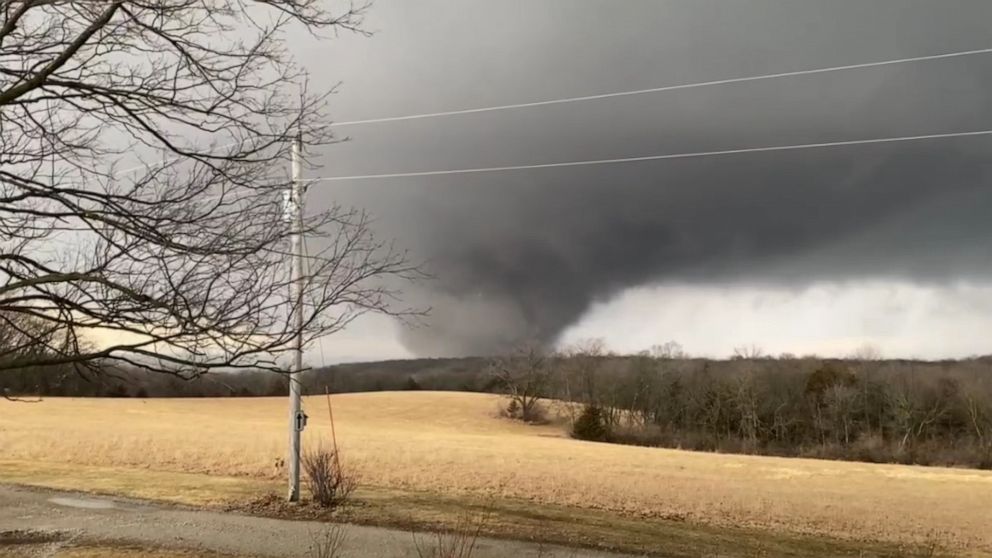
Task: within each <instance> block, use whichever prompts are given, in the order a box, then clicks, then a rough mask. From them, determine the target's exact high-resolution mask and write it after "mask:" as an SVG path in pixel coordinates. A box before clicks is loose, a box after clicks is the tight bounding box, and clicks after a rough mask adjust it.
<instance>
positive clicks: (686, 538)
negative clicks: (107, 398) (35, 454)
mask: <svg viewBox="0 0 992 558" xmlns="http://www.w3.org/2000/svg"><path fill="white" fill-rule="evenodd" d="M0 482H4V483H11V484H19V485H27V486H37V487H45V488H55V489H62V490H74V491H83V492H89V493H94V494H106V495H113V496H123V497H128V498H137V499H144V500H152V501H157V502H164V503H170V504H178V505H184V506H191V507H199V508H207V509H227V510H242V511H251V512H253V513H256V514H261V515H269V516H275V517H284V518H301V519H302V518H306V519H315V518H316V519H328V520H333V521H339V522H348V523H358V524H366V525H378V526H387V527H398V528H403V529H409V530H412V531H420V532H433V531H439V530H442V531H443V530H446V529H451V528H453V527H455V526H457V525H458V524H459V522H460V521H463V520H464V517H465V516H466V514H483V513H484V514H487V521H486V522H485V525H484V526H483V530H482V534H484V535H488V536H493V537H503V538H512V539H521V540H533V541H541V542H545V543H550V544H563V545H568V546H580V547H588V548H599V549H603V550H616V551H624V552H631V553H646V554H651V555H660V556H666V557H673V558H679V557H690V556H724V557H728V558H730V557H742V558H743V557H757V556H787V557H788V556H796V557H798V556H811V557H834V556H852V557H859V558H870V557H903V556H942V554H940V553H937V552H931V549H928V548H926V547H925V546H898V545H894V544H882V543H875V542H870V541H857V540H842V539H835V538H828V537H823V536H813V535H800V534H791V533H779V532H774V531H770V530H766V529H750V528H733V527H716V526H706V525H699V524H694V523H691V522H688V521H684V520H681V519H679V518H670V519H658V518H628V517H622V516H618V515H616V514H612V513H610V512H604V511H598V510H588V509H579V508H569V507H562V506H554V505H548V504H540V503H535V502H531V501H528V500H520V499H515V498H505V497H485V498H483V497H479V496H471V495H439V494H434V493H428V492H414V491H403V490H396V489H386V488H374V487H363V488H360V489H359V490H358V491H357V492H356V493H355V495H354V497H353V501H352V502H351V503H349V504H348V505H346V506H344V507H343V508H340V509H339V510H337V511H335V512H333V513H328V514H325V515H320V514H319V512H317V513H318V515H317V516H316V517H315V516H314V513H315V512H314V510H313V508H304V507H297V508H294V507H292V506H275V507H270V508H263V509H261V510H259V509H254V508H253V507H252V502H254V501H258V500H259V497H260V496H263V495H275V496H271V498H270V501H271V500H276V501H278V499H279V495H281V494H282V493H283V489H284V486H283V483H282V482H277V481H271V480H259V479H252V478H242V477H224V476H218V475H205V474H197V473H177V472H164V471H154V470H149V469H134V468H121V467H93V466H81V465H76V464H63V463H50V462H27V461H12V460H5V461H0ZM0 550H2V547H0ZM65 552H73V553H70V554H65V553H61V554H57V555H56V556H60V557H61V556H66V557H69V558H104V557H105V556H108V557H109V556H122V557H125V558H185V557H186V556H194V555H197V556H198V555H201V554H182V553H178V554H177V553H176V552H180V551H168V550H161V551H159V550H143V549H141V548H138V547H133V548H131V547H127V546H123V547H106V548H102V547H79V548H71V549H70V548H67V549H65ZM101 552H102V554H101ZM114 552H117V553H114ZM142 552H144V554H142ZM156 552H158V554H156ZM169 552H173V553H172V554H169ZM163 553H164V554H163ZM5 555H6V554H5Z"/></svg>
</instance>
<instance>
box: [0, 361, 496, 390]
mask: <svg viewBox="0 0 992 558" xmlns="http://www.w3.org/2000/svg"><path fill="white" fill-rule="evenodd" d="M487 362H488V361H487V359H482V358H442V359H414V360H396V361H382V362H369V363H354V364H340V365H335V366H329V367H323V368H319V369H314V370H308V371H306V372H304V373H303V374H302V375H301V382H302V384H303V392H304V393H308V394H320V393H324V390H325V388H326V389H328V390H330V391H331V392H334V393H345V392H362V391H396V390H413V389H425V390H445V391H487V390H489V389H492V382H491V381H489V380H488V379H487V377H486V363H487ZM288 390H289V382H288V379H287V377H286V376H285V375H282V374H277V373H273V372H267V371H265V372H263V371H252V370H245V371H237V372H226V373H220V372H215V373H211V374H205V375H203V376H200V377H197V378H194V379H183V378H179V377H176V376H171V375H168V374H157V373H151V372H145V371H141V370H136V369H126V368H120V367H114V368H108V369H105V370H104V371H103V372H102V373H100V374H78V373H76V372H75V371H72V370H68V369H66V370H59V369H53V368H47V369H39V368H23V369H18V370H12V371H5V372H2V373H0V394H5V395H7V396H8V397H19V398H25V397H266V396H279V395H287V394H288Z"/></svg>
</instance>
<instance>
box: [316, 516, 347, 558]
mask: <svg viewBox="0 0 992 558" xmlns="http://www.w3.org/2000/svg"><path fill="white" fill-rule="evenodd" d="M347 540H348V534H347V533H345V531H344V529H343V528H342V527H341V525H339V524H336V523H331V524H328V525H325V526H324V527H323V528H321V529H319V530H317V531H311V532H310V546H308V547H307V558H337V557H338V556H341V552H342V550H343V549H344V545H345V543H346V542H347Z"/></svg>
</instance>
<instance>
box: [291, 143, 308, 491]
mask: <svg viewBox="0 0 992 558" xmlns="http://www.w3.org/2000/svg"><path fill="white" fill-rule="evenodd" d="M302 151H303V139H302V137H301V136H300V135H297V136H296V138H294V139H293V149H292V165H293V186H292V190H291V191H290V193H289V203H288V204H287V206H288V207H287V209H288V218H289V220H290V225H289V226H290V227H292V253H293V263H292V282H291V284H292V287H291V293H292V295H291V298H292V300H291V301H290V304H291V305H292V306H291V307H290V310H291V311H292V312H293V316H292V322H291V323H292V324H293V327H295V328H296V342H295V345H296V347H295V350H294V354H293V368H292V369H291V370H290V372H289V501H290V502H299V501H300V432H302V431H303V427H304V426H306V415H304V414H303V411H302V409H301V408H300V391H301V390H300V371H301V370H303V194H304V191H305V187H304V186H303V161H302V156H303V154H302Z"/></svg>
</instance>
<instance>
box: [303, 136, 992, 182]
mask: <svg viewBox="0 0 992 558" xmlns="http://www.w3.org/2000/svg"><path fill="white" fill-rule="evenodd" d="M988 135H992V129H990V130H977V131H972V132H951V133H946V134H926V135H919V136H899V137H889V138H870V139H860V140H846V141H829V142H820V143H800V144H792V145H774V146H767V147H745V148H740V149H723V150H718V151H696V152H691V153H670V154H665V155H647V156H642V157H622V158H616V159H592V160H584V161H564V162H560V163H538V164H533V165H509V166H502V167H478V168H469V169H449V170H434V171H416V172H393V173H382V174H358V175H351V176H325V177H321V178H310V179H306V180H305V181H306V182H332V181H341V180H368V179H387V178H405V177H416V176H440V175H447V174H474V173H488V172H501V171H516V170H529V169H551V168H560V167H583V166H593V165H612V164H620V163H635V162H639V161H661V160H665V159H691V158H698V157H712V156H719V155H738V154H746V153H762V152H766V151H798V150H801V149H817V148H825V147H842V146H847V145H867V144H876V143H896V142H907V141H923V140H935V139H945V138H959V137H969V136H988Z"/></svg>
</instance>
